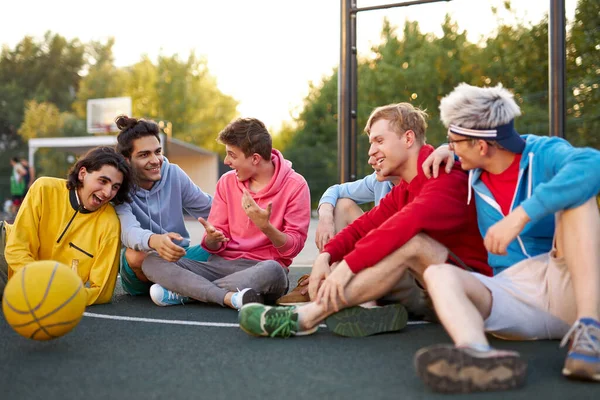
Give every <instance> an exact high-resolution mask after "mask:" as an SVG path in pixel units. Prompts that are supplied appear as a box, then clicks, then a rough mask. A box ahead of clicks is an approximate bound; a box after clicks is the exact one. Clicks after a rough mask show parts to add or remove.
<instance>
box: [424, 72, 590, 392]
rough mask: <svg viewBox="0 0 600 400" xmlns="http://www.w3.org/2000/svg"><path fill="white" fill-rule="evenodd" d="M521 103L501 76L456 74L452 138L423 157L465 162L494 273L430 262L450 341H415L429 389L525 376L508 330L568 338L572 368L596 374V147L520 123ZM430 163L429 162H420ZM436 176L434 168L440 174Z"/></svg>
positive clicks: (511, 383)
mask: <svg viewBox="0 0 600 400" xmlns="http://www.w3.org/2000/svg"><path fill="white" fill-rule="evenodd" d="M520 114H521V111H520V109H519V106H518V105H517V103H516V102H515V100H514V98H513V95H512V94H511V93H510V92H509V91H508V90H506V89H504V88H503V87H502V85H498V86H496V87H489V88H488V87H486V88H481V87H475V86H470V85H467V84H465V83H463V84H460V85H458V86H457V87H456V88H455V89H454V90H453V91H452V92H451V93H450V94H449V95H447V96H446V97H444V98H443V99H442V100H441V103H440V115H441V119H442V122H443V123H444V125H445V126H447V127H448V143H449V146H443V147H441V148H439V149H438V150H436V153H437V157H436V156H435V155H432V156H430V157H431V159H434V158H438V159H444V158H445V159H447V160H448V162H449V163H452V162H453V157H452V156H453V154H452V152H454V153H456V155H457V156H458V158H459V159H460V161H461V166H462V168H463V169H465V170H469V177H470V179H469V187H468V192H465V193H464V194H467V193H468V196H469V201H470V202H471V203H475V204H476V205H477V218H478V223H479V227H480V229H481V233H482V235H485V239H484V243H485V247H486V248H487V251H488V260H489V264H490V266H491V267H492V268H493V270H494V276H493V277H487V276H483V275H481V274H478V273H472V272H468V271H462V270H459V269H456V268H453V267H452V266H448V265H435V266H431V267H429V268H428V269H427V271H426V272H425V283H426V284H427V289H428V291H429V295H430V296H431V298H432V299H433V304H434V305H435V309H436V311H437V314H438V316H439V318H440V320H441V322H442V324H443V325H444V327H445V328H446V330H447V331H448V334H449V335H450V337H451V338H452V340H453V341H454V343H455V346H450V345H435V346H431V347H426V348H424V349H421V350H419V352H418V353H417V355H416V357H415V365H416V368H417V373H418V375H419V376H420V378H421V379H422V380H423V381H424V383H425V384H426V385H427V386H429V387H431V388H432V389H434V390H437V391H444V392H467V391H468V392H473V391H484V390H503V389H512V388H515V387H518V386H520V385H522V384H523V383H524V382H525V378H526V363H525V361H524V360H523V359H521V357H520V355H519V353H517V352H513V351H506V350H496V349H493V348H491V347H490V344H489V342H488V339H487V337H486V335H485V332H487V333H490V334H492V335H494V336H496V337H499V338H505V339H511V340H536V339H561V338H562V343H561V344H562V345H566V344H567V343H569V342H570V348H569V352H568V353H567V358H566V361H565V364H564V367H563V370H562V373H563V375H565V376H566V377H568V378H575V379H584V380H592V381H600V322H599V319H600V318H599V317H600V316H599V313H600V215H599V213H598V206H597V204H596V198H595V197H596V195H597V193H598V192H599V191H600V173H599V172H598V171H599V169H598V168H599V166H600V152H599V151H597V150H594V149H591V148H575V147H572V146H571V145H570V144H569V143H568V142H567V141H565V140H564V139H561V138H558V137H547V136H535V135H523V136H521V135H519V134H518V133H517V131H516V130H515V128H514V124H515V118H516V117H518V116H519V115H520ZM425 164H426V165H425V166H426V168H427V165H428V163H427V162H426V163H425ZM437 179H439V178H437Z"/></svg>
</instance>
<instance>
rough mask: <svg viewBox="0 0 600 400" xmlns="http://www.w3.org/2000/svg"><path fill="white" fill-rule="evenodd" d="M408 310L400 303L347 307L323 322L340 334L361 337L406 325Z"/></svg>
mask: <svg viewBox="0 0 600 400" xmlns="http://www.w3.org/2000/svg"><path fill="white" fill-rule="evenodd" d="M407 322H408V312H407V311H406V309H405V308H404V306H403V305H402V304H390V305H387V306H385V307H371V308H366V307H360V306H355V307H349V308H346V309H344V310H342V311H340V312H337V313H335V314H332V315H331V316H329V317H328V318H327V319H326V320H325V323H326V324H327V327H328V328H329V330H330V331H332V332H333V333H335V334H338V335H340V336H347V337H363V336H371V335H375V334H376V333H382V332H394V331H399V330H400V329H402V328H404V327H405V326H406V323H407Z"/></svg>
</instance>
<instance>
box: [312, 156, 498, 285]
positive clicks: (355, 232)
mask: <svg viewBox="0 0 600 400" xmlns="http://www.w3.org/2000/svg"><path fill="white" fill-rule="evenodd" d="M432 152H433V147H431V146H430V145H425V146H423V147H422V148H421V150H420V152H419V157H418V165H419V167H418V168H417V170H418V174H417V176H416V177H415V178H414V179H413V180H412V181H411V182H410V183H406V182H404V181H402V182H401V183H400V184H399V185H397V186H396V187H394V188H393V189H392V191H391V192H390V193H389V194H388V195H387V196H385V197H384V198H383V199H381V202H380V203H379V206H377V207H375V208H373V209H372V210H371V211H369V212H367V213H365V214H364V215H362V216H361V217H360V218H358V219H357V220H356V221H354V222H353V223H352V224H350V225H349V226H348V227H346V228H345V229H343V230H342V231H341V232H339V233H338V234H337V235H335V237H334V238H333V239H331V240H330V241H329V243H327V245H326V246H325V249H324V250H323V251H324V252H327V253H329V254H331V262H336V261H341V260H342V258H343V259H344V260H346V262H347V263H348V266H349V267H350V269H351V270H352V272H354V273H358V272H359V271H361V270H363V269H365V268H368V267H371V266H373V265H375V264H377V263H378V262H379V261H381V260H383V259H384V258H385V257H386V256H387V255H389V254H391V253H392V252H394V251H395V250H396V249H399V248H400V247H402V246H403V245H404V244H405V243H406V242H408V241H409V240H410V239H411V238H412V237H413V236H415V235H416V234H418V233H419V232H423V233H425V234H427V235H429V236H430V237H431V238H433V239H435V240H437V241H438V242H440V243H441V244H443V245H444V246H446V247H447V248H448V249H449V250H450V252H451V253H452V254H451V255H450V257H449V259H448V261H449V262H450V263H452V264H455V265H459V266H460V265H462V264H461V260H462V262H463V263H464V264H466V265H467V266H468V267H470V268H472V269H473V270H475V271H477V272H480V273H482V274H484V275H488V276H491V275H492V271H491V269H490V267H489V266H488V264H487V251H486V249H485V247H484V245H483V239H482V238H481V235H480V233H479V228H478V226H477V213H476V211H475V202H471V204H470V205H467V194H468V187H467V186H468V185H467V181H468V175H467V174H466V173H465V172H464V171H462V170H461V168H460V165H455V166H454V168H453V169H452V171H451V172H450V174H446V173H445V172H440V175H439V176H438V178H436V179H434V178H432V179H427V177H426V176H425V174H424V173H423V170H422V168H421V165H422V164H423V162H424V161H425V159H426V158H427V157H428V156H429V155H430V154H431V153H432ZM440 171H441V169H440ZM456 257H458V258H459V259H460V260H457V259H456Z"/></svg>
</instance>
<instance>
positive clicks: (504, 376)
mask: <svg viewBox="0 0 600 400" xmlns="http://www.w3.org/2000/svg"><path fill="white" fill-rule="evenodd" d="M415 369H416V370H417V375H418V376H419V378H421V380H422V381H423V383H424V384H425V385H426V386H428V387H429V388H430V389H432V390H434V391H436V392H443V393H470V392H480V391H493V390H509V389H516V388H519V387H521V386H523V385H524V384H525V377H526V375H527V364H526V363H525V361H523V359H521V357H520V356H519V353H516V352H513V351H504V350H495V349H490V350H489V351H478V350H475V349H472V348H469V347H454V346H449V345H435V346H429V347H425V348H423V349H421V350H419V351H418V352H417V354H416V355H415Z"/></svg>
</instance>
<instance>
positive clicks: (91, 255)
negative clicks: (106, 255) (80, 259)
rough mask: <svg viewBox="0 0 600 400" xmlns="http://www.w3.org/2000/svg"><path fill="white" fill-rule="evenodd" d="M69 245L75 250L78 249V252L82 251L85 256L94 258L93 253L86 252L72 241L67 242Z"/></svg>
mask: <svg viewBox="0 0 600 400" xmlns="http://www.w3.org/2000/svg"><path fill="white" fill-rule="evenodd" d="M69 247H71V248H73V249H75V250H77V251H79V252H80V253H82V254H85V255H86V256H88V257H89V258H94V255H93V254H92V253H90V252H87V251H85V250H83V249H82V248H81V247H79V246H77V245H75V244H73V242H69Z"/></svg>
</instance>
